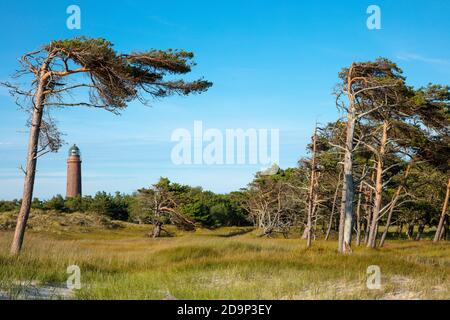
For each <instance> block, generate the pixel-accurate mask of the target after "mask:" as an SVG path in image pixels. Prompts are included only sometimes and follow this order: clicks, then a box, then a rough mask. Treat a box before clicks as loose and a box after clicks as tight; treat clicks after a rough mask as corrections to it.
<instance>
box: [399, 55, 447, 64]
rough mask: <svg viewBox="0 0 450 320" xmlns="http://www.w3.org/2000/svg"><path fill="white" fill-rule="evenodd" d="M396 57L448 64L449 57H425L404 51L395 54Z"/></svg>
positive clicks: (405, 59)
mask: <svg viewBox="0 0 450 320" xmlns="http://www.w3.org/2000/svg"><path fill="white" fill-rule="evenodd" d="M397 59H400V60H404V61H419V62H424V63H429V64H438V65H447V66H450V59H441V58H432V57H426V56H423V55H420V54H413V53H406V54H400V55H398V56H397Z"/></svg>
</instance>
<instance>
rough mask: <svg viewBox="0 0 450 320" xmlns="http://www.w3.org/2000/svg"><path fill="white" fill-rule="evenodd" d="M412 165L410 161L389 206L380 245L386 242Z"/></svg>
mask: <svg viewBox="0 0 450 320" xmlns="http://www.w3.org/2000/svg"><path fill="white" fill-rule="evenodd" d="M411 167H412V162H411V163H409V164H408V166H407V167H406V170H405V174H404V175H403V180H402V182H401V184H400V185H399V186H398V188H397V190H396V191H395V195H394V199H392V203H391V207H390V208H389V212H388V216H387V220H386V227H385V229H384V231H383V235H382V236H381V240H380V247H382V246H384V242H385V241H386V237H387V234H388V232H389V227H390V225H391V220H392V214H393V213H394V209H395V206H396V204H397V201H398V199H399V197H400V193H401V191H402V189H403V187H404V186H405V183H406V179H408V175H409V172H410V171H411Z"/></svg>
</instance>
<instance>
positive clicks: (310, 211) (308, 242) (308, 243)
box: [306, 127, 317, 248]
mask: <svg viewBox="0 0 450 320" xmlns="http://www.w3.org/2000/svg"><path fill="white" fill-rule="evenodd" d="M316 133H317V127H316V128H315V129H314V136H313V149H312V160H311V179H310V182H309V192H308V221H307V225H306V228H307V230H308V234H307V236H306V246H307V247H308V248H309V247H311V240H312V239H311V238H312V215H313V210H314V186H315V184H316V181H315V177H316Z"/></svg>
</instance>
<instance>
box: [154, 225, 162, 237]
mask: <svg viewBox="0 0 450 320" xmlns="http://www.w3.org/2000/svg"><path fill="white" fill-rule="evenodd" d="M161 228H162V223H161V222H155V224H154V227H153V233H152V238H158V237H159V236H160V235H161Z"/></svg>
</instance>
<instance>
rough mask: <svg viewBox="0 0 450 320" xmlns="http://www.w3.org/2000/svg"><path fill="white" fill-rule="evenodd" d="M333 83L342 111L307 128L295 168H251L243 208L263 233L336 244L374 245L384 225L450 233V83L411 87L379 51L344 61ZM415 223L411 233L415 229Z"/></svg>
mask: <svg viewBox="0 0 450 320" xmlns="http://www.w3.org/2000/svg"><path fill="white" fill-rule="evenodd" d="M339 79H340V82H339V83H338V84H337V86H336V88H335V95H336V101H337V107H338V109H339V110H340V111H341V114H342V117H341V118H340V119H338V120H337V121H335V122H333V123H328V124H326V125H323V126H321V127H317V128H316V129H315V130H314V133H313V136H312V139H311V144H310V145H309V146H308V149H309V152H310V157H305V158H303V159H301V160H300V161H299V166H298V168H295V169H290V170H288V171H285V172H283V171H281V172H280V173H279V174H277V175H274V176H265V175H259V176H257V177H256V179H255V180H254V181H253V182H252V183H251V184H250V186H249V189H248V194H249V198H248V201H247V208H248V211H249V213H250V217H251V218H252V219H253V222H254V224H255V225H256V226H257V227H259V228H260V229H261V230H262V233H263V234H266V235H270V234H272V233H274V232H281V233H283V234H287V232H288V231H289V230H292V229H293V228H295V227H301V230H302V235H303V237H304V238H305V239H307V245H308V246H311V244H312V240H314V239H315V238H317V237H324V238H325V239H328V238H329V236H330V233H331V231H332V230H335V231H336V232H337V234H338V240H339V247H338V249H339V251H341V252H351V245H352V244H356V245H361V244H363V243H364V244H365V245H367V246H368V247H372V248H373V247H376V246H383V245H384V242H385V240H386V237H387V236H388V234H389V232H390V231H392V229H393V228H395V231H394V232H391V233H395V234H397V235H398V236H400V235H402V234H403V232H405V234H406V236H407V237H408V238H409V239H413V238H414V239H415V240H419V239H420V238H421V237H422V236H423V234H424V231H425V230H426V228H427V227H428V228H435V229H433V233H434V240H435V241H438V240H441V239H445V238H446V237H447V236H448V234H449V231H448V230H449V216H448V202H449V194H450V179H449V176H450V135H449V132H450V89H449V87H448V86H442V85H436V84H429V85H428V86H426V87H421V88H413V87H412V86H409V85H407V83H406V78H405V77H404V76H403V72H402V70H401V69H400V68H398V66H397V65H396V64H395V63H393V62H391V61H389V60H387V59H378V60H376V61H369V62H361V63H353V64H352V65H351V66H350V67H349V68H344V69H343V70H342V71H341V72H340V73H339ZM414 230H416V233H415V234H414Z"/></svg>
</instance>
